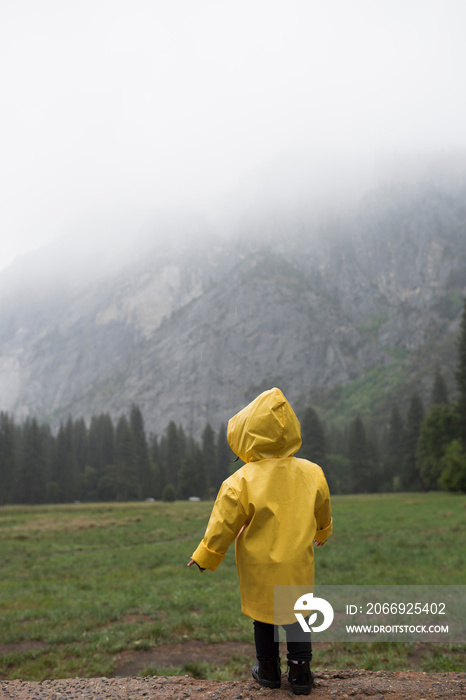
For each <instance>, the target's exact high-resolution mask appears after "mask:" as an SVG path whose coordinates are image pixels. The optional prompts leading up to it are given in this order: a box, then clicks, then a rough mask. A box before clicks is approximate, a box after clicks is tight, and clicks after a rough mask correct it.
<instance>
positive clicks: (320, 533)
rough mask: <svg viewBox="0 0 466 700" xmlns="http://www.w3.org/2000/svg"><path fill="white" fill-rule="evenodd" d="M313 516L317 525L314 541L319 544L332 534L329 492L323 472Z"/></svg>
mask: <svg viewBox="0 0 466 700" xmlns="http://www.w3.org/2000/svg"><path fill="white" fill-rule="evenodd" d="M315 516H316V524H317V532H316V535H315V539H316V540H318V541H319V542H325V541H326V540H328V538H329V537H330V535H331V534H332V532H333V520H332V508H331V505H330V492H329V489H328V484H327V480H326V478H325V476H324V473H323V472H322V476H321V479H320V480H319V487H318V494H317V499H316V510H315Z"/></svg>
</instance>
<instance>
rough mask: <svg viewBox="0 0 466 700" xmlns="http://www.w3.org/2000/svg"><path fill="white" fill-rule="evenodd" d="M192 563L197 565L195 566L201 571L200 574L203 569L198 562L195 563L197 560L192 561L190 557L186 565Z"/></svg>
mask: <svg viewBox="0 0 466 700" xmlns="http://www.w3.org/2000/svg"><path fill="white" fill-rule="evenodd" d="M193 564H196V566H197V568H198V569H199V571H200V572H201V574H202V572H203V571H205V569H203V568H202V567H200V566H199V564H198V563H197V561H194V559H190V560H189V561H188V566H192V565H193Z"/></svg>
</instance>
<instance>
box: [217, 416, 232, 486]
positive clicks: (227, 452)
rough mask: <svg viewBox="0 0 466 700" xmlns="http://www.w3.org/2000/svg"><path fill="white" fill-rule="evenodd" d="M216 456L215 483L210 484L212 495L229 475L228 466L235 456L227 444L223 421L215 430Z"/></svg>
mask: <svg viewBox="0 0 466 700" xmlns="http://www.w3.org/2000/svg"><path fill="white" fill-rule="evenodd" d="M216 457H217V470H216V478H215V483H214V484H212V485H211V489H212V490H213V493H211V495H212V496H215V495H216V493H217V492H218V490H219V488H220V486H221V485H222V483H223V482H224V481H225V479H228V477H229V476H230V466H231V463H232V462H233V460H234V458H235V455H234V454H233V452H232V450H231V448H230V445H229V444H228V440H227V430H226V427H225V425H224V424H223V423H222V425H221V426H220V428H219V429H218V432H217V455H216Z"/></svg>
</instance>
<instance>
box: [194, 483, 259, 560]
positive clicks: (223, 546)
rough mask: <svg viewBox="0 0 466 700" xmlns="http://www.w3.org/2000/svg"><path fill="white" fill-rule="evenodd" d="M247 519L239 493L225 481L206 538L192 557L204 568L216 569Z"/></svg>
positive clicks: (213, 509)
mask: <svg viewBox="0 0 466 700" xmlns="http://www.w3.org/2000/svg"><path fill="white" fill-rule="evenodd" d="M246 521H247V516H246V513H245V510H244V508H243V506H242V505H241V502H240V500H239V498H238V494H237V493H236V491H235V490H234V489H233V488H232V487H231V486H230V485H229V484H228V483H227V481H224V482H223V484H222V486H221V487H220V491H219V492H218V496H217V499H216V501H215V504H214V507H213V508H212V513H211V515H210V519H209V523H208V525H207V529H206V532H205V535H204V539H203V540H202V542H201V543H200V545H199V546H198V548H197V549H196V550H195V552H194V553H193V554H192V559H194V561H195V562H196V564H199V566H200V567H202V568H203V569H211V570H212V571H215V569H216V568H217V566H218V565H219V564H220V563H221V562H222V561H223V559H224V558H225V554H226V552H227V549H228V547H229V546H230V545H231V543H232V542H233V541H234V540H235V538H236V536H237V535H238V533H239V531H240V530H241V528H242V527H243V525H244V524H245V523H246Z"/></svg>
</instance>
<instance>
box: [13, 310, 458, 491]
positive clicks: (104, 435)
mask: <svg viewBox="0 0 466 700" xmlns="http://www.w3.org/2000/svg"><path fill="white" fill-rule="evenodd" d="M456 380H457V385H458V396H459V398H458V401H456V402H454V403H453V402H451V401H450V400H449V395H448V390H447V387H446V385H445V381H444V378H443V375H442V372H441V369H440V368H439V367H437V369H436V372H435V376H434V377H433V383H432V393H431V397H430V404H429V407H428V410H426V408H425V407H424V405H423V402H422V400H421V398H420V396H419V395H418V394H414V395H413V396H412V397H411V400H410V402H409V405H408V406H407V409H406V412H405V415H403V414H402V412H401V411H400V409H399V407H398V405H394V406H393V407H392V410H391V413H390V416H389V418H388V421H387V424H386V426H385V427H384V429H383V430H380V429H379V430H376V429H375V428H373V427H371V425H370V424H365V423H364V421H363V420H362V419H361V418H360V417H356V418H354V419H353V420H352V421H351V422H350V423H349V424H348V425H347V426H346V428H344V429H338V428H335V427H333V428H330V429H329V430H325V428H324V425H323V423H322V422H321V420H320V419H319V417H318V414H317V412H316V410H315V409H314V408H313V407H312V406H309V407H308V408H307V409H306V410H305V411H304V413H303V415H302V417H301V434H302V440H303V445H302V448H301V450H300V451H299V453H298V455H297V456H298V457H304V458H306V459H310V460H311V461H313V462H316V463H317V464H319V465H321V466H322V468H323V469H324V472H325V474H326V477H327V480H328V482H329V486H330V490H331V491H332V492H333V493H365V492H377V491H380V492H386V491H418V490H436V489H439V488H442V489H447V490H452V491H466V302H465V306H464V311H463V315H462V320H461V328H460V336H459V343H458V360H457V368H456ZM234 459H235V458H234V455H233V453H232V452H231V450H230V447H229V445H228V442H227V437H226V427H225V426H224V425H222V426H220V428H219V429H218V431H216V432H215V431H214V430H213V429H212V427H211V426H210V424H207V425H206V427H205V429H204V431H203V433H202V437H201V439H200V440H196V439H195V438H194V437H193V436H192V435H187V434H186V432H185V430H184V429H183V427H182V426H181V425H176V423H175V422H173V421H171V422H170V423H169V424H168V426H167V429H166V431H165V433H164V434H163V435H162V436H160V437H158V436H157V435H154V434H150V435H149V437H148V438H147V435H146V431H145V428H144V421H143V417H142V414H141V411H140V409H139V407H138V406H137V405H133V406H132V408H131V411H130V414H129V416H126V415H122V416H121V417H120V418H119V420H118V421H117V423H116V425H115V424H114V422H113V421H112V418H111V417H110V415H108V414H106V413H102V414H101V415H99V416H94V417H92V418H91V420H90V424H89V426H87V425H86V422H85V421H84V420H83V419H82V418H81V419H78V420H73V419H72V418H71V417H70V418H68V420H67V421H66V422H65V423H62V424H60V427H59V429H58V431H57V433H56V435H54V434H53V433H52V431H51V429H50V427H49V426H48V425H40V424H39V423H38V421H37V420H36V419H35V418H30V419H28V420H26V421H25V422H24V423H23V424H21V425H17V424H16V423H15V421H14V419H13V417H12V416H10V415H8V413H0V505H3V504H7V503H18V504H22V503H24V504H39V503H70V502H74V501H115V500H117V501H127V500H141V499H147V498H155V499H164V500H175V499H187V498H190V497H198V498H209V497H210V498H213V497H215V495H216V493H217V491H218V488H219V487H220V484H221V483H222V481H223V480H224V479H225V478H227V477H228V476H229V474H230V473H231V471H232V470H233V469H236V468H237V467H238V464H237V463H236V464H233V462H234Z"/></svg>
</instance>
